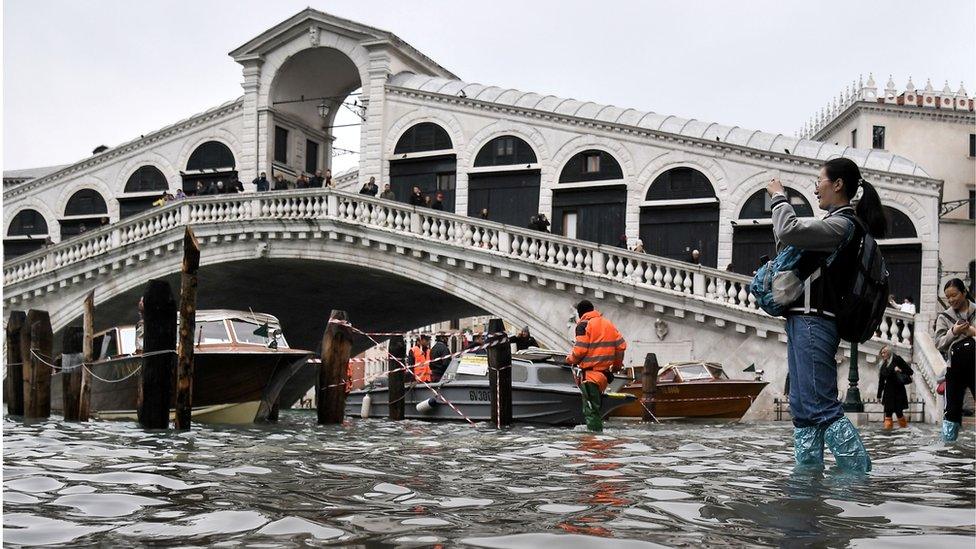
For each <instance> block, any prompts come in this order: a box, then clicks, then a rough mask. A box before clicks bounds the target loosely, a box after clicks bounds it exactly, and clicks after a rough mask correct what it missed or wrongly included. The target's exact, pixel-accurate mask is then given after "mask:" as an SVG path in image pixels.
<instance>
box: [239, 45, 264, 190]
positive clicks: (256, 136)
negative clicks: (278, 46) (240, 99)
mask: <svg viewBox="0 0 976 549" xmlns="http://www.w3.org/2000/svg"><path fill="white" fill-rule="evenodd" d="M263 62H264V60H263V58H262V57H261V56H254V57H252V58H250V59H242V60H240V63H241V64H242V65H243V66H244V70H243V73H244V83H243V84H241V87H242V88H244V112H243V116H244V124H243V129H242V131H241V148H242V153H241V155H242V157H241V158H240V159H238V164H237V172H238V177H240V179H241V181H243V182H244V183H245V184H246V185H249V184H250V182H251V181H253V180H254V178H256V177H257V176H258V174H259V173H261V172H262V171H267V172H269V176H268V177H269V178H270V170H268V169H267V168H266V167H265V166H263V165H262V162H261V161H260V159H261V158H262V157H261V156H260V155H259V154H258V151H259V148H260V147H259V144H260V142H261V141H266V140H267V138H265V137H262V133H261V132H262V131H263V132H264V133H263V135H267V131H266V130H267V126H265V125H263V124H260V117H259V115H258V90H259V88H260V80H261V64H262V63H263Z"/></svg>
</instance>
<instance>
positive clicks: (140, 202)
mask: <svg viewBox="0 0 976 549" xmlns="http://www.w3.org/2000/svg"><path fill="white" fill-rule="evenodd" d="M168 190H169V183H168V182H167V181H166V176H165V175H163V172H161V171H159V168H157V167H156V166H142V167H140V168H139V169H137V170H136V171H135V172H133V173H132V175H130V176H129V179H128V180H127V181H126V182H125V191H124V194H123V195H122V196H120V197H119V199H118V200H119V218H124V217H129V216H130V215H135V214H137V213H140V212H143V211H146V210H148V209H150V208H152V204H153V202H155V201H156V200H157V199H159V196H160V195H161V194H162V193H165V192H166V191H168Z"/></svg>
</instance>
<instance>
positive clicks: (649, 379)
mask: <svg viewBox="0 0 976 549" xmlns="http://www.w3.org/2000/svg"><path fill="white" fill-rule="evenodd" d="M659 369H660V366H658V363H657V355H656V354H654V353H647V356H645V357H644V377H643V379H642V380H641V384H642V385H643V388H642V394H641V402H643V403H644V406H643V408H644V411H643V413H642V418H641V419H643V420H644V421H657V418H656V417H654V412H655V409H654V395H655V394H656V393H657V373H658V370H659Z"/></svg>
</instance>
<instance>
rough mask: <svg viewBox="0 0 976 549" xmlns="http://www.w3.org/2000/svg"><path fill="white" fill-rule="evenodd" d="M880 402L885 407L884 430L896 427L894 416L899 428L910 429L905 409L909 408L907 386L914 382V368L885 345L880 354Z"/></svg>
mask: <svg viewBox="0 0 976 549" xmlns="http://www.w3.org/2000/svg"><path fill="white" fill-rule="evenodd" d="M878 357H879V358H880V359H881V360H880V361H879V363H880V365H881V366H880V367H879V368H878V400H880V401H881V404H882V405H883V406H884V428H885V430H889V429H891V428H892V427H894V420H893V418H892V416H897V417H898V426H899V427H901V428H905V427H908V419H906V418H905V409H906V408H908V392H907V391H906V390H905V386H906V385H908V384H909V383H911V382H912V367H911V366H909V365H908V363H907V362H905V359H903V358H902V357H900V356H898V355H896V354H894V353H892V352H891V347H888V346H887V345H885V346H884V347H882V348H881V352H880V353H878Z"/></svg>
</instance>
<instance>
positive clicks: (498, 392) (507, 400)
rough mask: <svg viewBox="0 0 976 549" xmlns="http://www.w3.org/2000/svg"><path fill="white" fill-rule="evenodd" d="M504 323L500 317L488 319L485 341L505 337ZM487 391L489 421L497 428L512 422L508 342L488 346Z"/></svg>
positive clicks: (510, 359)
mask: <svg viewBox="0 0 976 549" xmlns="http://www.w3.org/2000/svg"><path fill="white" fill-rule="evenodd" d="M504 331H505V323H504V322H502V319H500V318H493V319H491V320H489V321H488V333H489V334H491V335H490V338H488V339H486V343H490V342H492V341H497V340H500V339H503V338H505V335H504V334H503V333H502V332H504ZM488 392H489V393H490V398H491V423H492V425H494V426H495V428H497V429H501V428H502V427H508V426H509V425H511V424H512V346H511V345H509V344H508V342H505V343H501V344H499V345H494V346H492V347H488Z"/></svg>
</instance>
